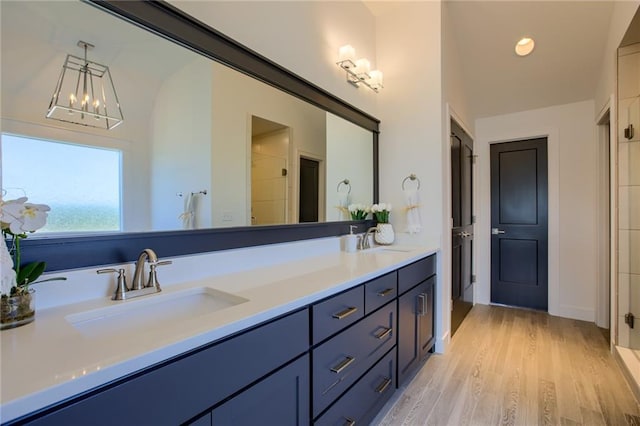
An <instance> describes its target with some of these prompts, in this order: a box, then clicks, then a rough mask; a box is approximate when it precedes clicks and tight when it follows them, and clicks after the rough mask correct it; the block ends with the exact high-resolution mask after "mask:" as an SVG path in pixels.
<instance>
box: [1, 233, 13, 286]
mask: <svg viewBox="0 0 640 426" xmlns="http://www.w3.org/2000/svg"><path fill="white" fill-rule="evenodd" d="M0 240H2V241H0V294H6V295H9V294H11V289H12V288H13V287H15V286H16V271H15V270H14V269H13V259H12V258H11V254H10V253H9V249H8V248H7V244H6V243H5V241H4V238H0Z"/></svg>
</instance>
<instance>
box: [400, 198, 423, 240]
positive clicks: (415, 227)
mask: <svg viewBox="0 0 640 426" xmlns="http://www.w3.org/2000/svg"><path fill="white" fill-rule="evenodd" d="M403 192H404V199H405V204H406V206H407V207H406V210H407V232H408V233H410V234H417V233H418V232H420V230H421V229H422V224H421V223H420V210H419V206H420V197H419V196H418V190H417V189H405V190H404V191H403Z"/></svg>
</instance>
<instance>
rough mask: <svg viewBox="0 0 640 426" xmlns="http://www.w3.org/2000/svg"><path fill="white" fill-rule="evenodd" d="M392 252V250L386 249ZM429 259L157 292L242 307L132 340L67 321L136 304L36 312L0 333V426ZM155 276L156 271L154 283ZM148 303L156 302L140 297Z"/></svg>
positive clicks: (398, 254) (251, 274) (408, 257)
mask: <svg viewBox="0 0 640 426" xmlns="http://www.w3.org/2000/svg"><path fill="white" fill-rule="evenodd" d="M394 248H395V249H397V247H395V246H391V247H390V249H394ZM436 251H437V250H436V249H433V248H426V247H420V248H417V247H414V248H409V247H403V248H402V251H395V250H394V251H390V250H380V249H378V250H375V249H374V250H372V251H368V252H358V253H344V252H338V251H335V252H331V253H325V254H320V255H313V256H312V257H307V258H303V259H298V260H295V261H291V262H282V263H279V264H277V265H274V266H261V267H258V268H255V269H251V270H246V271H241V272H233V273H228V274H224V275H216V276H211V277H209V278H205V279H198V280H194V281H189V282H184V283H178V284H173V285H171V286H168V287H163V291H162V293H160V294H159V295H169V294H170V293H172V292H177V291H183V290H185V289H188V288H192V287H202V286H207V287H210V288H213V289H216V290H220V291H223V292H227V293H231V294H233V295H236V296H239V297H242V298H245V299H247V300H248V301H247V302H244V303H241V304H238V305H235V306H231V307H227V308H224V309H222V310H220V311H217V312H213V313H208V314H204V315H201V316H198V317H196V318H189V319H185V320H182V321H176V322H175V323H173V324H169V325H167V324H164V325H163V326H162V327H149V328H148V329H146V330H144V331H143V332H141V333H137V334H131V333H128V334H126V335H110V336H102V337H100V338H96V337H91V336H87V335H84V334H82V333H81V332H80V331H79V330H78V329H76V328H75V327H74V326H73V325H72V324H70V323H69V321H68V320H67V319H66V318H67V317H68V316H69V315H72V314H77V313H81V312H86V311H90V310H92V309H99V308H102V307H105V306H111V305H114V304H123V303H124V304H126V303H131V302H133V301H136V300H139V299H132V300H131V301H118V302H114V301H111V300H110V298H108V297H102V298H99V299H93V300H89V301H84V302H80V303H74V304H70V305H63V306H57V307H52V308H48V309H43V310H38V311H37V316H36V320H35V322H33V323H31V324H28V325H25V326H22V327H19V328H15V329H11V330H3V331H2V332H1V333H0V334H1V336H0V337H1V345H2V346H1V353H2V358H1V360H0V362H1V372H2V378H1V392H0V401H1V404H2V405H1V406H0V421H2V422H6V421H10V420H12V419H15V418H18V417H20V416H23V415H25V414H28V413H30V412H33V411H35V410H38V409H40V408H43V407H46V406H48V405H50V404H53V403H56V402H58V401H60V400H63V399H65V398H68V397H72V396H74V395H77V394H78V393H81V392H84V391H87V390H89V389H92V388H95V387H97V386H100V385H102V384H105V383H107V382H110V381H112V380H115V379H118V378H120V377H122V376H126V375H128V374H130V373H133V372H135V371H138V370H140V369H142V368H145V367H148V366H150V365H153V364H155V363H158V362H161V361H164V360H166V359H168V358H170V357H173V356H175V355H178V354H181V353H183V352H186V351H189V350H191V349H194V348H197V347H199V346H202V345H205V344H208V343H210V342H213V341H215V340H218V339H221V338H223V337H225V336H228V335H230V334H232V333H235V332H237V331H240V330H243V329H245V328H248V327H251V326H254V325H256V324H259V323H261V322H263V321H266V320H268V319H270V318H273V317H276V316H278V315H281V314H284V313H287V312H289V311H292V310H295V309H297V308H300V307H303V306H306V305H308V304H311V303H313V302H315V301H317V300H320V299H322V298H325V297H327V296H330V295H331V294H334V293H337V292H340V291H342V290H345V289H348V288H350V287H353V286H355V285H357V284H360V283H363V282H365V281H367V280H369V279H371V278H374V277H376V276H378V275H381V274H384V273H386V272H389V271H392V270H394V269H397V268H398V267H401V266H403V265H406V264H408V263H411V262H413V261H415V260H417V259H420V258H423V257H425V256H428V255H430V254H433V253H435V252H436ZM174 263H175V262H174ZM171 267H172V266H167V267H165V268H171ZM162 273H163V271H162V270H159V271H158V274H159V276H160V278H162ZM152 297H157V295H150V296H143V298H152Z"/></svg>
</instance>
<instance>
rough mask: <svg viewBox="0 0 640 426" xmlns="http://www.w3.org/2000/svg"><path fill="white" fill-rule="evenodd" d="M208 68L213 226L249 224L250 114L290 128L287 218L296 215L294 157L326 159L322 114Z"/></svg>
mask: <svg viewBox="0 0 640 426" xmlns="http://www.w3.org/2000/svg"><path fill="white" fill-rule="evenodd" d="M211 69H212V82H213V83H212V84H213V90H212V102H213V110H212V150H211V164H212V183H211V186H212V188H211V197H212V199H213V200H215V205H214V206H213V212H214V213H213V226H216V227H217V226H244V225H250V224H251V208H250V206H251V192H250V189H251V185H250V184H249V182H250V181H251V117H252V116H257V117H261V118H264V119H266V120H269V121H273V122H276V123H280V124H282V125H284V126H287V127H289V129H290V141H289V142H290V149H291V151H290V157H289V172H290V175H289V183H290V184H291V185H292V190H291V192H290V198H289V201H290V202H289V205H290V206H294V208H295V210H293V211H291V212H290V219H292V220H293V218H297V217H298V215H297V213H298V211H297V207H296V206H297V205H298V199H297V197H296V196H295V194H297V192H298V191H297V182H298V168H299V164H298V158H299V156H300V155H304V156H306V157H308V158H314V159H317V160H319V161H324V160H325V158H326V147H325V141H326V124H325V112H324V111H323V110H321V109H319V108H317V107H315V106H313V105H311V104H309V103H306V102H303V101H301V100H299V99H297V98H294V97H293V96H291V95H288V94H286V93H284V92H282V91H280V90H277V89H274V88H273V87H271V86H269V85H266V84H264V83H262V82H259V81H258V80H255V79H253V78H250V77H247V76H246V75H244V74H241V73H238V72H236V71H234V70H232V69H231V68H228V67H226V66H223V65H220V64H218V63H215V62H214V63H212V68H211ZM323 191H324V187H321V188H320V192H321V194H323V193H324V192H323Z"/></svg>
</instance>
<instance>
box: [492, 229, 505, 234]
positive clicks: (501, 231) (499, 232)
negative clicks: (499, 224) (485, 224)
mask: <svg viewBox="0 0 640 426" xmlns="http://www.w3.org/2000/svg"><path fill="white" fill-rule="evenodd" d="M491 234H492V235H498V234H504V231H503V230H502V229H498V228H491Z"/></svg>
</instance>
